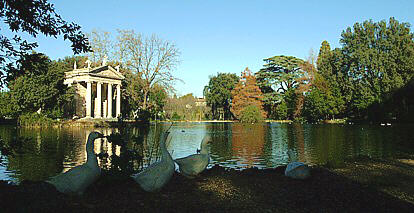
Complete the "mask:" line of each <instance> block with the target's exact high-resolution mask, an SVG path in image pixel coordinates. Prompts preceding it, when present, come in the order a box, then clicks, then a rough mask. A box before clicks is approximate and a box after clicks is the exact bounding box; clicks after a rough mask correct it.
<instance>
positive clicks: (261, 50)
mask: <svg viewBox="0 0 414 213" xmlns="http://www.w3.org/2000/svg"><path fill="white" fill-rule="evenodd" d="M51 2H52V3H53V4H54V5H55V9H56V11H57V13H58V14H60V15H61V16H62V17H63V19H64V20H66V21H68V22H75V23H77V24H78V25H80V26H81V27H82V31H83V32H85V33H88V32H91V31H92V30H94V29H96V30H101V31H107V32H112V34H113V35H116V30H117V29H133V30H134V31H135V32H140V33H142V34H144V35H148V36H149V35H151V34H156V35H158V36H159V37H160V38H162V39H164V40H168V41H171V42H173V43H175V44H176V46H177V47H178V49H179V50H180V52H181V55H180V64H179V65H178V67H177V69H176V70H174V71H173V73H174V75H175V76H176V77H178V78H179V79H181V80H183V82H184V83H182V82H176V83H175V88H176V90H177V94H178V95H185V94H188V93H193V95H195V96H197V97H202V94H203V88H204V86H206V85H207V84H208V81H209V76H212V75H216V74H217V73H219V72H225V73H236V74H238V75H239V74H240V73H241V71H243V70H244V69H245V68H246V67H248V68H249V69H250V70H252V71H253V72H257V71H258V70H260V69H261V68H262V67H263V64H264V62H263V59H265V58H269V57H272V56H275V55H289V56H295V57H298V58H302V59H306V58H307V57H308V56H309V52H310V50H311V49H312V50H313V51H314V52H315V53H316V54H317V53H318V51H319V48H320V45H321V43H322V41H323V40H327V41H328V42H329V43H330V45H331V48H336V47H340V43H339V39H340V36H341V32H342V31H343V30H345V29H346V28H347V27H352V26H353V25H354V24H355V23H356V22H360V23H361V22H363V21H365V20H370V19H371V20H373V21H375V22H377V21H381V20H387V21H388V19H389V18H390V17H395V18H396V19H397V20H398V21H400V22H408V23H410V24H414V13H413V11H414V1H412V0H394V1H382V0H375V1H374V0H365V1H362V0H359V1H347V0H342V1H334V0H330V1H314V0H303V1H276V0H274V1H270V0H254V1H253V0H246V1H245V0H238V1H233V0H228V1H227V0H210V1H209V0H204V1H196V0H194V1H187V0H180V1H179V0H177V1H123V0H116V1H109V0H108V1H107V0H100V1H92V0H91V1H84V0H83V1H80V0H71V1H51ZM411 29H413V27H411ZM35 41H37V42H38V44H39V47H38V48H37V49H36V51H37V52H42V53H45V54H46V55H48V56H49V57H50V58H51V59H59V58H64V57H65V56H71V55H73V52H72V50H71V48H70V43H69V42H68V41H64V40H63V39H62V38H59V39H54V38H50V37H44V36H38V37H37V38H36V39H35Z"/></svg>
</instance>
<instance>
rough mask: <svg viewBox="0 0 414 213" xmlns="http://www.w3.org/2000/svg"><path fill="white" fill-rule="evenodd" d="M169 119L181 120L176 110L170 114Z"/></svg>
mask: <svg viewBox="0 0 414 213" xmlns="http://www.w3.org/2000/svg"><path fill="white" fill-rule="evenodd" d="M171 120H173V121H178V120H181V116H180V115H178V114H177V112H174V114H173V115H172V116H171Z"/></svg>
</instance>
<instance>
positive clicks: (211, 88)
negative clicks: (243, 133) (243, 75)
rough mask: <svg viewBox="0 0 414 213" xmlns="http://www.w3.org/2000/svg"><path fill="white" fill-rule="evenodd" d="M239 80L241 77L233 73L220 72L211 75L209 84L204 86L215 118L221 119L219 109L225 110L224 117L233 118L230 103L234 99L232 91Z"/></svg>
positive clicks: (205, 94)
mask: <svg viewBox="0 0 414 213" xmlns="http://www.w3.org/2000/svg"><path fill="white" fill-rule="evenodd" d="M238 82H239V77H238V76H237V75H236V74H233V73H218V74H217V76H210V81H209V82H208V85H207V86H206V87H205V88H204V96H205V97H206V101H207V105H208V106H209V107H211V111H212V116H213V118H214V119H219V118H220V115H219V109H220V108H222V109H223V110H224V118H225V119H229V118H231V112H230V104H231V101H232V96H231V91H232V90H233V89H234V87H235V86H236V84H237V83H238Z"/></svg>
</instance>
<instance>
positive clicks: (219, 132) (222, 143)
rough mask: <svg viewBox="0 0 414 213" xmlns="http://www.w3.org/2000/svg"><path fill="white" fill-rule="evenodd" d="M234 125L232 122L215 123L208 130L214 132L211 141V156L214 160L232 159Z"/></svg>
mask: <svg viewBox="0 0 414 213" xmlns="http://www.w3.org/2000/svg"><path fill="white" fill-rule="evenodd" d="M232 125H233V124H230V123H213V124H211V125H210V126H209V127H208V129H207V131H208V132H211V133H213V134H212V135H211V136H212V140H213V143H210V147H211V148H210V151H211V153H214V154H212V156H211V158H212V160H213V162H214V161H227V160H230V159H232V157H233V150H232V148H231V147H232V145H231V144H232V141H231V138H232V134H233V133H232Z"/></svg>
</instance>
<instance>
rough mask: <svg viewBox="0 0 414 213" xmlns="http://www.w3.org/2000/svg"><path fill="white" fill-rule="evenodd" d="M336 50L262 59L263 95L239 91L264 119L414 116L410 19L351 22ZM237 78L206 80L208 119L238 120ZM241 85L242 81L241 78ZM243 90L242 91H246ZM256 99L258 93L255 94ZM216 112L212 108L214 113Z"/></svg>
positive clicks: (413, 51)
mask: <svg viewBox="0 0 414 213" xmlns="http://www.w3.org/2000/svg"><path fill="white" fill-rule="evenodd" d="M339 42H340V44H341V47H340V48H335V49H333V50H331V48H330V45H329V43H328V42H327V41H323V42H322V45H321V47H320V50H319V54H318V55H317V56H313V54H312V53H311V54H310V56H309V58H308V59H307V60H302V59H299V58H296V57H293V56H283V55H280V56H274V57H270V58H267V59H264V61H265V64H264V66H263V68H262V69H261V70H259V71H258V72H256V73H255V74H254V77H255V78H256V85H257V86H258V87H259V88H260V90H261V92H262V93H261V94H256V95H255V96H254V95H253V96H252V95H250V96H249V95H246V94H244V95H242V96H243V97H253V98H251V99H248V98H245V99H244V100H245V101H247V102H251V101H252V100H255V98H254V97H260V100H261V101H262V103H260V102H257V101H256V102H255V104H256V105H258V108H263V109H264V111H265V112H266V117H267V118H269V119H289V120H298V121H305V120H307V121H311V122H317V121H321V120H328V119H336V118H346V119H350V120H363V121H384V120H397V121H401V122H402V121H407V122H409V121H414V114H413V108H414V103H413V102H414V99H413V97H412V96H414V82H413V81H414V80H413V79H412V77H413V73H414V41H413V33H411V32H410V25H409V24H408V23H399V22H398V21H397V20H395V19H394V18H390V19H389V22H388V23H387V22H386V21H380V22H377V23H376V22H373V21H371V20H370V21H365V22H363V23H355V24H354V26H353V27H352V28H351V27H348V28H347V29H346V30H344V31H343V32H342V34H341V39H340V41H339ZM239 81H242V82H246V81H245V80H243V78H242V79H239V77H238V75H236V74H231V73H218V74H217V75H216V76H212V77H210V81H209V84H208V85H207V86H206V87H205V90H204V94H205V96H206V99H207V103H208V105H209V106H210V107H211V109H212V117H213V118H215V119H219V118H221V117H224V119H235V118H236V119H240V116H237V115H235V114H234V113H233V111H234V110H233V109H232V108H233V107H234V103H233V102H234V100H235V98H236V99H237V98H239V97H237V96H236V97H235V95H239V96H240V94H235V93H234V92H232V91H233V90H234V89H235V88H236V84H238V83H239ZM243 85H245V83H243ZM246 92H247V93H249V91H248V90H246ZM256 99H257V98H256ZM220 110H221V111H222V113H218V112H219V111H220Z"/></svg>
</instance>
